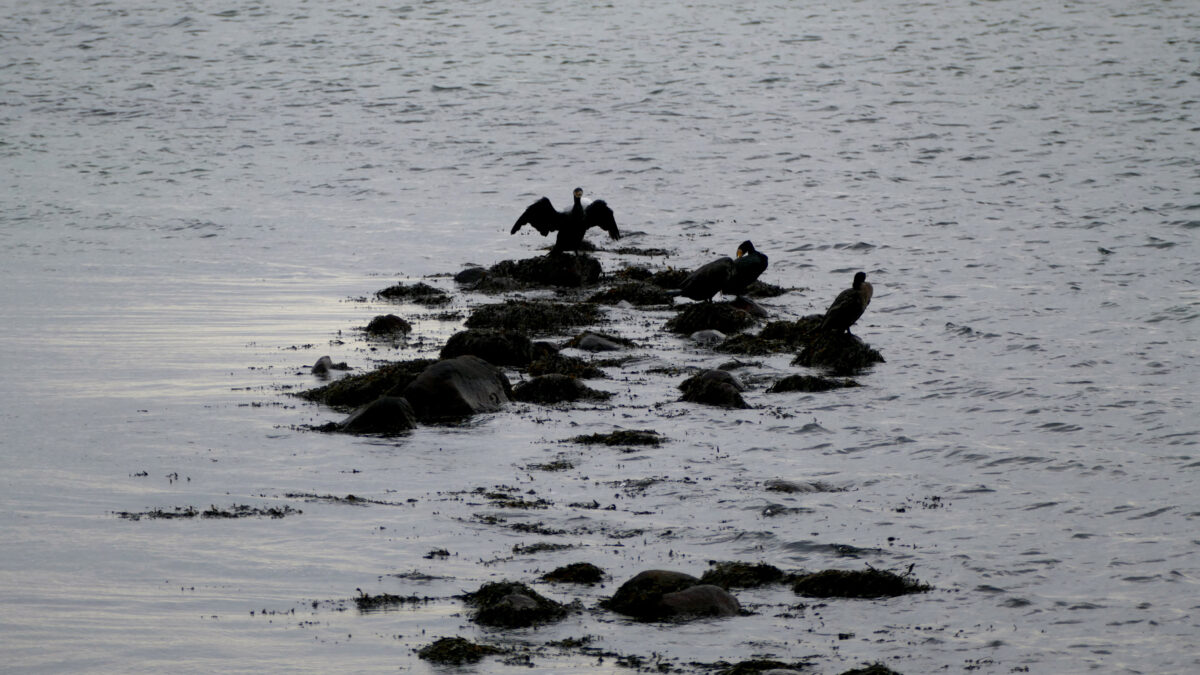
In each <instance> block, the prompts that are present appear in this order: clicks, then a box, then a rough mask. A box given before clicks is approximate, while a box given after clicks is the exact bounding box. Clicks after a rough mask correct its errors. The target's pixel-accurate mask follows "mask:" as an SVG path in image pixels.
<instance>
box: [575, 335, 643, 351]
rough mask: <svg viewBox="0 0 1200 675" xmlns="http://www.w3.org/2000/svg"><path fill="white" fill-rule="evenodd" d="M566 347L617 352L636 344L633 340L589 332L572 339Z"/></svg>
mask: <svg viewBox="0 0 1200 675" xmlns="http://www.w3.org/2000/svg"><path fill="white" fill-rule="evenodd" d="M565 346H567V347H574V348H575V349H582V350H584V351H586V352H615V351H620V350H622V349H627V348H629V347H633V346H635V344H634V342H633V340H627V339H625V338H623V337H618V336H616V335H608V334H605V333H596V332H593V331H590V330H589V331H584V332H582V333H580V334H579V335H576V336H575V337H573V338H571V339H570V340H568V341H567V344H566V345H565Z"/></svg>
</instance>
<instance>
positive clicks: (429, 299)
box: [375, 281, 450, 307]
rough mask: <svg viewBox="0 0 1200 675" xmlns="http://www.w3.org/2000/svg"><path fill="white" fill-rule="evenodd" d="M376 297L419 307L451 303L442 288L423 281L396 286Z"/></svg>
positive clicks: (377, 294)
mask: <svg viewBox="0 0 1200 675" xmlns="http://www.w3.org/2000/svg"><path fill="white" fill-rule="evenodd" d="M375 297H377V298H380V299H382V300H391V301H393V302H412V303H415V304H418V305H425V306H427V307H434V306H438V305H444V304H446V303H448V302H450V294H449V293H447V292H446V291H443V290H442V289H440V288H436V287H434V286H430V285H429V284H427V283H425V282H423V281H421V282H417V283H415V284H412V285H411V286H409V285H405V284H396V285H394V286H388V287H387V288H385V289H383V290H382V291H379V292H378V293H376V294H375Z"/></svg>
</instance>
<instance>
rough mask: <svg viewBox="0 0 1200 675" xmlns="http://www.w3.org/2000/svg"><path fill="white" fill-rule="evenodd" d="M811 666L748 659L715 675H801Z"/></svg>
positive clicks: (800, 662) (800, 663)
mask: <svg viewBox="0 0 1200 675" xmlns="http://www.w3.org/2000/svg"><path fill="white" fill-rule="evenodd" d="M811 665H812V664H810V663H807V662H804V661H799V662H796V663H785V662H783V661H775V660H773V659H750V660H748V661H739V662H737V663H735V664H733V665H731V666H729V667H728V668H723V669H721V670H718V671H717V672H716V675H801V674H802V673H805V672H808V671H809V669H810V667H811Z"/></svg>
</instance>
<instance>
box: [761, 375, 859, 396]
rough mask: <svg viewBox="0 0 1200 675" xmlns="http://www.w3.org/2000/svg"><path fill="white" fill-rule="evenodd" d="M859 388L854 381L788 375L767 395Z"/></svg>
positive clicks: (771, 387)
mask: <svg viewBox="0 0 1200 675" xmlns="http://www.w3.org/2000/svg"><path fill="white" fill-rule="evenodd" d="M857 386H859V385H858V383H857V382H855V381H854V380H834V379H831V378H828V377H821V376H819V375H788V376H787V377H785V378H783V379H782V380H779V381H778V382H776V383H775V384H773V385H771V386H770V388H768V389H767V393H769V394H778V393H782V392H787V391H805V392H820V391H830V390H833V389H844V388H846V387H857Z"/></svg>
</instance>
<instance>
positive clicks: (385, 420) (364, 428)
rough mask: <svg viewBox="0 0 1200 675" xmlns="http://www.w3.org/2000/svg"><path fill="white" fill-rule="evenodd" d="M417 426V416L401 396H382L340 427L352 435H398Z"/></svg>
mask: <svg viewBox="0 0 1200 675" xmlns="http://www.w3.org/2000/svg"><path fill="white" fill-rule="evenodd" d="M415 426H417V415H416V413H415V412H413V408H412V406H411V405H409V403H408V400H407V399H405V398H403V397H401V396H380V397H379V398H377V399H375V400H374V401H371V402H370V403H367V404H365V405H363V406H362V407H360V408H359V409H358V410H355V411H354V412H353V413H351V414H350V416H349V417H347V418H346V419H344V420H342V422H341V423H340V424H339V425H338V428H339V430H341V431H345V432H347V433H351V434H397V433H401V432H404V431H408V430H409V429H412V428H413V427H415Z"/></svg>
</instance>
